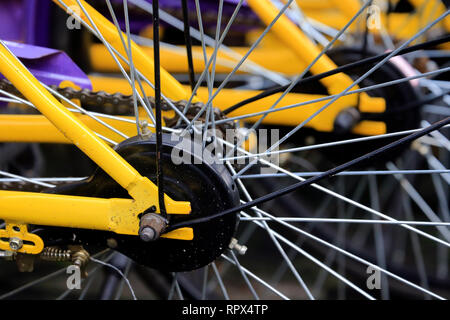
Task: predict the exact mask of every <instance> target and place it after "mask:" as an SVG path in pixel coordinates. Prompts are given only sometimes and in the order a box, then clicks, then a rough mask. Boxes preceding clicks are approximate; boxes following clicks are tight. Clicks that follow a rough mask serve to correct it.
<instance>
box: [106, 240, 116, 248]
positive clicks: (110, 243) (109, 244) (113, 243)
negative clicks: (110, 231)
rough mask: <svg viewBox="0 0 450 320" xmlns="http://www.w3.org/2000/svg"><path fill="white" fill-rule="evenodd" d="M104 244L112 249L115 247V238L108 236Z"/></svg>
mask: <svg viewBox="0 0 450 320" xmlns="http://www.w3.org/2000/svg"><path fill="white" fill-rule="evenodd" d="M106 245H107V246H108V247H110V248H112V249H115V248H117V240H116V239H114V238H109V239H107V240H106Z"/></svg>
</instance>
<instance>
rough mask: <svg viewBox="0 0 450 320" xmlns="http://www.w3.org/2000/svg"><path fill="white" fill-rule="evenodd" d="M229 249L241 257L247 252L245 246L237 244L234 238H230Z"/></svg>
mask: <svg viewBox="0 0 450 320" xmlns="http://www.w3.org/2000/svg"><path fill="white" fill-rule="evenodd" d="M228 247H229V248H230V249H234V250H236V252H237V253H238V254H240V255H241V256H243V255H244V254H245V253H246V252H247V249H248V248H247V246H244V245H241V244H239V243H238V240H237V239H236V238H232V239H231V242H230V244H229V246H228Z"/></svg>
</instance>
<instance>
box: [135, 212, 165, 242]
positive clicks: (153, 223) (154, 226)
mask: <svg viewBox="0 0 450 320" xmlns="http://www.w3.org/2000/svg"><path fill="white" fill-rule="evenodd" d="M166 227H167V220H166V219H164V218H163V217H162V216H161V215H159V214H156V213H147V214H145V215H144V216H142V218H141V221H140V223H139V237H140V238H141V240H142V241H145V242H149V241H155V240H157V239H158V238H159V237H160V236H161V233H162V232H163V231H164V229H166Z"/></svg>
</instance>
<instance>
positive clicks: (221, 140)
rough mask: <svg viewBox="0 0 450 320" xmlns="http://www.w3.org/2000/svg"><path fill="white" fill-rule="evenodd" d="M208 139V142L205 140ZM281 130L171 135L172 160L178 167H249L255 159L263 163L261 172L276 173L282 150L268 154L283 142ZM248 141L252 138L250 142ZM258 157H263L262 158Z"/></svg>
mask: <svg viewBox="0 0 450 320" xmlns="http://www.w3.org/2000/svg"><path fill="white" fill-rule="evenodd" d="M205 137H206V139H205ZM279 137H280V133H279V130H278V129H270V130H269V129H258V130H253V131H249V130H247V129H242V128H241V129H226V130H225V132H223V131H222V130H217V129H216V130H213V129H208V130H207V132H206V134H205V132H204V131H203V132H202V131H201V130H197V131H196V132H194V133H192V134H191V133H187V134H185V135H184V136H180V135H179V134H177V133H173V134H172V135H171V140H172V143H175V146H174V148H173V149H172V153H171V159H172V162H173V163H174V164H176V165H180V164H202V163H206V164H225V163H229V164H231V165H246V164H249V163H251V162H255V160H258V159H263V161H259V162H260V163H259V166H258V168H259V169H260V173H265V174H269V173H276V172H277V169H276V167H277V166H278V164H279V153H278V152H277V151H278V148H273V150H270V152H267V153H266V151H267V150H268V149H269V148H271V146H273V145H276V144H277V142H278V141H279ZM247 138H248V139H247ZM254 154H260V155H259V156H258V157H257V156H254Z"/></svg>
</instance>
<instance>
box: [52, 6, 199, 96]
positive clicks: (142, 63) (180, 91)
mask: <svg viewBox="0 0 450 320" xmlns="http://www.w3.org/2000/svg"><path fill="white" fill-rule="evenodd" d="M52 1H53V2H55V3H56V4H57V5H58V6H59V7H61V8H62V9H63V10H65V9H66V8H65V7H64V6H63V5H61V3H60V2H59V1H58V0H52ZM60 1H61V2H63V3H64V4H65V5H67V6H68V7H70V8H71V9H72V10H74V11H75V12H76V13H77V14H79V17H80V18H81V19H82V20H83V21H84V22H85V23H87V24H88V25H89V26H91V27H93V26H92V25H91V23H90V22H89V19H88V18H87V17H86V15H85V14H84V12H83V11H82V10H81V8H80V6H79V5H78V4H77V2H76V1H75V0H60ZM80 2H81V4H82V5H83V7H84V9H85V10H86V11H87V13H88V14H89V16H90V17H91V19H92V20H93V21H94V23H95V25H96V27H97V28H98V30H99V31H100V32H101V34H102V36H103V37H104V38H105V40H106V41H108V43H109V44H110V45H111V46H112V47H113V48H114V49H116V50H117V51H118V52H120V54H121V55H122V56H123V57H125V58H126V57H127V56H128V55H127V52H126V49H125V48H124V47H123V45H122V41H121V39H120V36H119V34H118V32H117V28H116V26H115V25H114V24H113V23H111V22H110V21H109V20H108V19H106V18H105V17H104V16H103V15H102V14H100V13H99V12H98V11H96V10H95V9H94V8H93V7H91V6H90V5H89V4H88V3H86V1H83V0H81V1H80ZM122 36H123V38H124V40H125V42H126V43H127V41H128V40H127V39H128V37H127V35H126V34H125V33H123V32H122ZM131 52H132V57H133V64H134V66H135V67H136V69H137V70H139V71H140V72H141V73H142V74H143V75H144V76H145V77H146V78H147V79H148V80H149V81H150V82H153V81H154V78H155V73H154V70H155V66H154V63H153V60H152V59H151V58H150V57H149V56H148V55H147V54H145V52H144V51H143V50H142V49H141V48H140V47H139V46H138V45H137V44H136V43H135V42H134V41H132V40H131ZM124 64H125V63H124ZM161 92H162V93H163V94H164V95H165V96H166V97H168V98H170V99H173V100H188V99H189V97H190V93H189V91H186V90H185V89H184V88H183V86H182V85H181V84H180V83H179V82H178V81H177V80H176V79H175V78H174V77H172V76H171V75H170V74H169V73H168V72H167V71H166V70H164V69H162V68H161ZM197 101H198V100H196V99H194V102H197Z"/></svg>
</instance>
